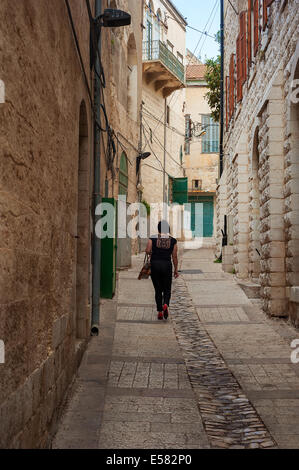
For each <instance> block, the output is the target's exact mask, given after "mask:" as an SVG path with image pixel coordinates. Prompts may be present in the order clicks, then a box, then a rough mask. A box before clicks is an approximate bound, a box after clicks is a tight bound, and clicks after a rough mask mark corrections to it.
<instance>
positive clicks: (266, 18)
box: [263, 0, 274, 31]
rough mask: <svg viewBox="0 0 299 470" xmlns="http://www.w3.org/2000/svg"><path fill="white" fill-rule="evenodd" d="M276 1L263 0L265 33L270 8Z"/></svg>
mask: <svg viewBox="0 0 299 470" xmlns="http://www.w3.org/2000/svg"><path fill="white" fill-rule="evenodd" d="M273 1H274V0H263V30H264V31H265V29H266V26H267V23H268V7H269V6H270V5H271V4H272V3H273Z"/></svg>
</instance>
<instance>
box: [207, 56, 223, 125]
mask: <svg viewBox="0 0 299 470" xmlns="http://www.w3.org/2000/svg"><path fill="white" fill-rule="evenodd" d="M206 66H207V72H206V74H205V80H206V82H207V84H208V89H209V91H208V93H207V94H206V99H207V101H208V103H209V106H210V108H211V111H212V113H211V114H212V117H213V119H214V121H215V122H219V121H220V90H221V57H220V56H218V57H217V58H216V59H208V60H207V61H206Z"/></svg>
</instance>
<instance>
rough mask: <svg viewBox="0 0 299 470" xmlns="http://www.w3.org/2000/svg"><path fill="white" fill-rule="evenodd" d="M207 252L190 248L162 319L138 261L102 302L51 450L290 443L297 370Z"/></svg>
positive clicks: (286, 345)
mask: <svg viewBox="0 0 299 470" xmlns="http://www.w3.org/2000/svg"><path fill="white" fill-rule="evenodd" d="M213 260H214V256H213V250H211V249H200V250H188V251H186V252H184V254H183V256H182V257H181V269H182V276H181V277H180V278H179V280H178V281H176V282H175V284H174V295H173V300H172V308H171V312H172V315H171V320H170V321H168V322H163V323H161V322H158V321H157V320H156V311H155V307H154V304H153V299H154V292H153V288H152V285H151V281H150V280H149V281H137V280H136V278H137V273H138V271H139V269H140V265H141V263H142V256H138V257H135V258H134V262H133V267H132V269H130V270H128V271H123V272H121V273H120V274H119V282H118V291H117V295H116V298H115V300H113V301H105V302H103V305H102V308H101V331H100V336H99V337H98V338H93V339H92V340H91V342H90V345H89V347H88V350H87V352H86V354H85V356H84V359H83V362H82V365H81V367H80V370H79V374H78V378H77V380H76V383H75V385H74V390H73V394H72V396H71V397H70V398H69V400H68V403H67V404H66V409H65V413H64V415H63V419H62V421H61V424H60V427H59V429H58V433H57V435H56V437H55V439H54V441H53V448H98V449H99V448H100V449H110V448H111V449H112V448H118V449H124V448H128V449H130V448H135V449H138V448H142V449H148V448H149V449H155V448H156V449H159V448H166V449H167V448H172V449H180V448H183V449H192V448H195V449H202V448H256V447H261V448H265V449H266V448H271V447H272V448H273V447H277V446H278V447H280V448H299V413H298V412H299V366H298V365H294V364H291V360H290V355H291V352H292V350H291V348H290V344H291V341H292V340H293V339H295V338H298V337H299V332H298V331H296V330H294V329H293V328H292V327H291V326H289V325H288V324H287V323H286V322H284V321H283V320H277V319H276V320H275V319H269V318H267V317H265V315H264V314H263V313H262V311H261V309H260V307H259V302H258V301H257V300H249V299H248V298H247V297H246V295H245V294H244V291H243V290H242V289H241V288H240V287H239V286H238V284H237V283H236V282H235V280H234V279H233V276H232V275H230V274H224V273H223V272H222V270H221V265H217V264H214V263H213Z"/></svg>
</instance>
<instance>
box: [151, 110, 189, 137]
mask: <svg viewBox="0 0 299 470" xmlns="http://www.w3.org/2000/svg"><path fill="white" fill-rule="evenodd" d="M143 110H144V112H145V113H146V114H147V115H148V117H149V118H151V119H154V120H155V121H158V118H156V116H154V114H152V113H151V112H150V111H147V110H146V109H145V108H143ZM166 127H167V129H169V130H171V131H173V132H175V133H176V134H178V135H179V136H181V137H185V134H183V133H182V132H180V131H179V130H178V129H176V128H175V127H172V126H169V125H166Z"/></svg>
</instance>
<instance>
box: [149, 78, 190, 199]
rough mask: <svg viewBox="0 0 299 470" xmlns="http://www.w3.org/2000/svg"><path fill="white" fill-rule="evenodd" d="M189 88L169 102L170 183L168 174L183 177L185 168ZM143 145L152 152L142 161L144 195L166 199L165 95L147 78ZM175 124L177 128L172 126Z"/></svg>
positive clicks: (168, 167) (179, 92) (175, 95)
mask: <svg viewBox="0 0 299 470" xmlns="http://www.w3.org/2000/svg"><path fill="white" fill-rule="evenodd" d="M184 101H185V89H183V90H178V91H176V92H174V93H173V95H171V96H170V97H169V98H167V102H168V104H169V108H170V114H169V116H170V124H169V126H167V129H166V133H167V143H166V151H167V154H166V185H167V189H169V186H168V176H171V177H173V178H180V177H183V176H184V169H183V165H182V162H181V160H180V152H181V149H184V142H185V137H184V133H185V117H184V112H183V105H184ZM143 102H144V106H143V109H144V114H143V126H144V133H143V147H144V151H145V152H146V151H149V152H151V154H152V155H151V157H150V158H148V159H147V160H145V161H144V162H143V163H142V186H143V197H144V199H145V200H146V201H147V202H148V203H149V204H151V203H161V202H163V164H164V115H165V113H164V109H165V108H164V106H165V105H164V98H163V96H162V94H161V93H160V92H156V91H155V88H154V85H147V84H146V83H145V81H143ZM171 127H173V128H174V129H171Z"/></svg>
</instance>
